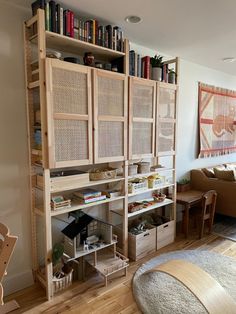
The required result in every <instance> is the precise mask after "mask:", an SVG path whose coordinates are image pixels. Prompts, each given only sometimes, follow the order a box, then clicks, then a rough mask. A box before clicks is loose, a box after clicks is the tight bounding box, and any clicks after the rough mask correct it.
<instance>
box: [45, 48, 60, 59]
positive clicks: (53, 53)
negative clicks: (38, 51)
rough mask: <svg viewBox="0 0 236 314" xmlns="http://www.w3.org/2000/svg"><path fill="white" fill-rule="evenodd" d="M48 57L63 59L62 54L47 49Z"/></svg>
mask: <svg viewBox="0 0 236 314" xmlns="http://www.w3.org/2000/svg"><path fill="white" fill-rule="evenodd" d="M46 57H47V58H55V59H61V52H59V51H56V50H53V49H47V50H46Z"/></svg>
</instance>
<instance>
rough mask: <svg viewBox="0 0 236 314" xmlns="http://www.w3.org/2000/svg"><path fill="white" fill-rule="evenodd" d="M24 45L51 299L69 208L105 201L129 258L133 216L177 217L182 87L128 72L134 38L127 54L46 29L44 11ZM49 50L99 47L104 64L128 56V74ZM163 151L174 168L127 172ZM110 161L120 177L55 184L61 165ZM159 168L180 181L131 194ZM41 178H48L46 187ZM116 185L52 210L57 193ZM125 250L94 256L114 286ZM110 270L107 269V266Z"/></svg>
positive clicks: (41, 264)
mask: <svg viewBox="0 0 236 314" xmlns="http://www.w3.org/2000/svg"><path fill="white" fill-rule="evenodd" d="M33 26H37V27H36V28H35V27H34V29H37V33H36V34H34V32H33ZM24 44H25V65H26V66H25V74H26V86H27V91H26V94H27V114H28V146H29V164H30V174H31V175H30V187H31V191H32V193H31V208H32V210H31V221H32V239H33V240H32V252H33V274H34V278H35V280H36V279H37V280H38V281H39V282H40V283H41V284H42V285H43V286H44V287H45V289H46V295H47V298H48V299H50V298H51V297H52V296H53V284H52V279H53V266H52V248H53V244H54V236H53V232H52V230H53V229H52V228H53V226H54V222H55V220H56V219H58V221H63V219H62V218H63V217H67V216H68V214H69V213H72V212H75V211H79V210H80V211H82V210H83V211H85V212H86V210H87V211H90V212H91V211H96V210H97V209H100V208H101V206H102V208H103V209H104V210H105V216H106V217H105V219H106V220H107V221H108V222H109V223H112V224H113V222H114V221H115V223H114V224H116V220H117V221H118V223H121V224H122V226H123V227H122V234H121V238H120V239H119V241H118V242H119V244H120V245H119V251H120V252H121V253H122V254H123V255H124V256H126V257H128V221H129V219H132V218H133V217H134V216H137V215H140V214H142V213H147V212H149V211H152V210H154V209H158V208H162V207H165V206H167V207H168V206H171V213H170V219H171V220H172V221H175V133H176V132H175V128H176V103H177V85H173V84H167V83H161V82H155V81H151V80H146V79H140V78H134V77H132V78H131V77H128V72H129V43H128V40H125V42H124V52H120V51H115V50H111V49H108V48H104V47H100V46H97V45H93V44H90V43H87V42H84V41H80V40H77V39H73V38H70V37H67V36H63V35H59V34H56V33H52V32H49V31H46V30H45V19H44V11H42V10H40V9H39V10H38V12H37V15H36V16H34V17H33V18H31V19H30V20H29V21H27V22H25V25H24ZM33 47H34V48H33ZM47 48H50V49H52V48H53V49H56V50H57V51H60V52H66V53H71V54H76V55H78V56H81V55H83V54H84V53H85V52H92V53H93V54H94V55H95V57H96V59H97V60H100V61H105V62H111V61H113V60H114V59H116V58H123V65H124V66H123V69H124V73H114V72H111V71H105V70H100V69H95V68H91V67H87V66H84V65H80V64H73V63H69V62H64V61H62V60H57V59H52V58H46V52H47ZM173 62H176V68H177V63H178V60H177V59H176V60H175V61H173ZM36 111H37V112H40V124H36V121H35V120H36V118H35V115H36ZM128 112H129V115H128ZM35 130H37V131H39V132H41V147H38V146H35ZM165 139H166V140H167V141H166V143H165ZM163 156H167V157H169V156H171V158H172V163H171V165H169V166H166V167H165V168H160V169H158V171H150V172H148V173H143V174H137V175H134V176H128V166H129V164H130V163H132V162H133V161H135V160H137V159H138V160H141V159H142V160H143V159H144V160H145V159H147V160H151V161H152V164H154V163H159V161H160V160H161V158H162V157H163ZM108 166H113V167H115V168H116V167H117V168H119V169H121V171H120V174H119V175H118V176H117V177H116V178H112V179H106V180H100V181H88V182H85V181H82V180H81V182H79V181H76V180H74V178H73V177H72V176H71V184H66V185H65V184H64V185H63V183H62V184H61V185H60V184H59V185H56V186H55V185H53V178H52V173H53V172H54V171H56V170H64V169H75V168H76V169H77V170H82V171H87V170H88V169H91V168H100V169H101V168H104V167H108ZM159 172H161V173H165V172H167V173H168V172H169V173H171V177H172V182H173V183H163V184H161V185H159V186H157V187H155V188H151V189H148V190H145V191H137V192H135V193H132V194H128V181H129V180H130V179H132V178H141V177H145V176H151V175H155V174H157V173H159ZM38 175H40V176H41V177H40V186H39V183H37V176H38ZM68 178H69V179H70V177H68ZM38 179H39V178H38ZM116 184H117V185H119V189H120V196H116V197H112V198H106V199H105V200H101V201H97V202H93V203H89V204H81V203H79V202H78V201H75V200H73V199H72V202H71V206H70V207H69V206H68V207H65V208H61V209H57V210H52V209H51V205H50V203H51V198H52V196H55V195H61V194H64V193H65V195H68V194H69V193H73V192H74V191H76V190H79V189H82V188H88V187H94V188H96V189H105V188H111V187H112V188H113V187H114V185H116ZM167 188H170V189H172V197H171V198H166V199H165V201H163V202H162V203H156V204H153V205H152V206H149V207H147V208H144V209H142V210H141V211H139V212H134V213H128V204H129V202H131V201H133V200H134V199H135V198H136V197H137V198H139V197H140V196H141V194H143V193H150V192H152V191H155V190H164V189H167ZM115 205H116V206H115ZM99 212H100V211H99ZM63 215H64V216H63ZM61 217H62V218H61ZM60 219H61V220H60ZM114 252H115V251H114ZM85 255H86V254H85ZM123 255H120V256H119V253H118V252H115V253H114V256H113V257H112V258H111V259H104V256H103V257H102V258H101V260H100V263H97V264H96V263H95V264H96V265H95V264H94V259H88V262H89V263H90V264H91V265H92V266H93V267H94V268H95V269H96V270H97V271H99V272H100V273H101V274H102V275H103V276H104V278H105V282H106V283H107V277H109V275H110V274H112V273H113V272H115V271H117V269H118V270H119V269H120V270H121V269H124V270H126V269H127V259H126V260H125V258H124V257H122V256H123ZM80 257H81V256H77V257H76V258H80ZM119 259H121V260H122V262H121V263H119ZM117 261H118V262H117ZM109 263H110V264H109ZM109 265H110V266H109ZM122 265H123V266H122ZM104 267H105V268H106V269H107V271H103V270H102V269H103V268H104ZM42 269H43V273H42V272H41V270H42Z"/></svg>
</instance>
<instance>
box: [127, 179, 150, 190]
mask: <svg viewBox="0 0 236 314" xmlns="http://www.w3.org/2000/svg"><path fill="white" fill-rule="evenodd" d="M146 189H148V180H147V179H146V178H135V179H132V180H129V183H128V193H130V194H131V193H135V192H139V191H142V190H146Z"/></svg>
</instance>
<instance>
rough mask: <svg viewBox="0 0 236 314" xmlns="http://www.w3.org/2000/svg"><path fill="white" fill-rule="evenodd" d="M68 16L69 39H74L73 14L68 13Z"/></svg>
mask: <svg viewBox="0 0 236 314" xmlns="http://www.w3.org/2000/svg"><path fill="white" fill-rule="evenodd" d="M69 14H70V37H72V38H74V37H75V34H74V17H75V16H74V12H72V11H69Z"/></svg>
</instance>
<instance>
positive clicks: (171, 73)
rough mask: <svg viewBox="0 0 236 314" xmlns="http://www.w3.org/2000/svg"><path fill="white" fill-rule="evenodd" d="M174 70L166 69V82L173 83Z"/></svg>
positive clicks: (174, 79) (174, 78) (174, 80)
mask: <svg viewBox="0 0 236 314" xmlns="http://www.w3.org/2000/svg"><path fill="white" fill-rule="evenodd" d="M175 82H176V72H175V71H174V70H173V69H169V70H168V83H171V84H175Z"/></svg>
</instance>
